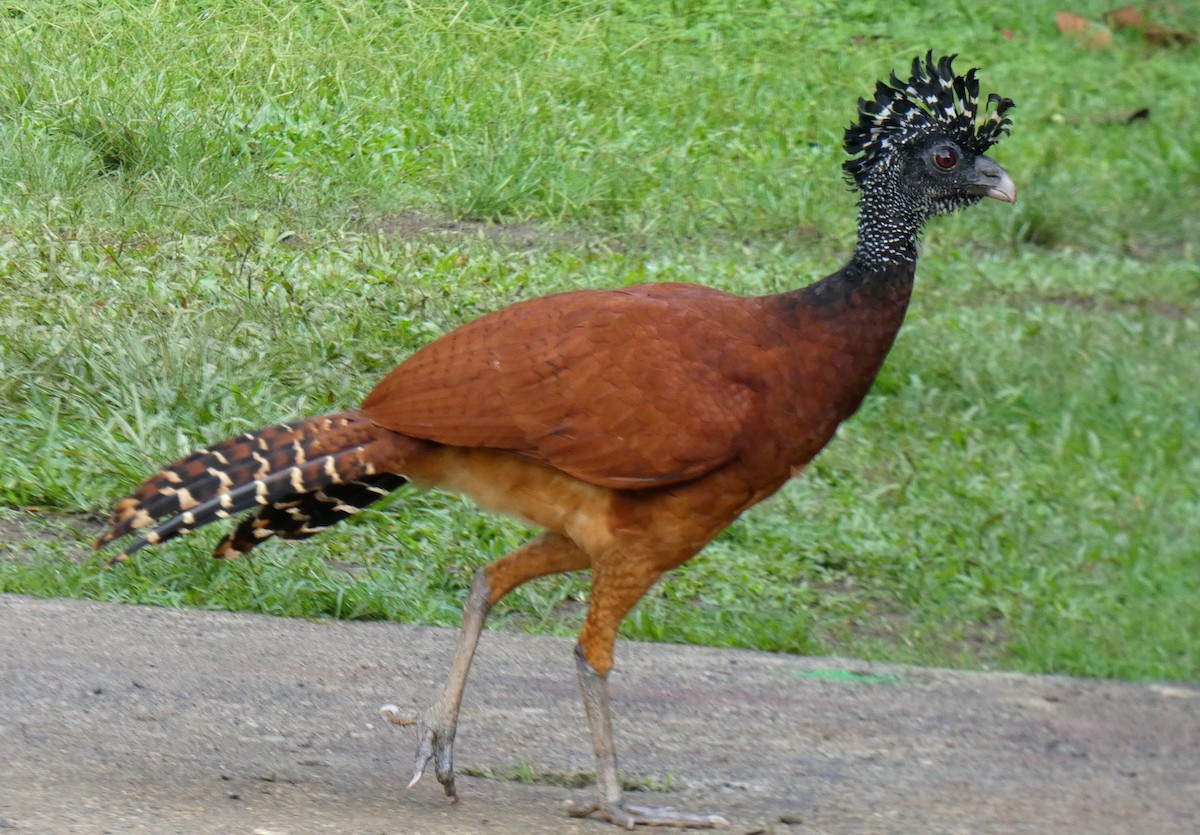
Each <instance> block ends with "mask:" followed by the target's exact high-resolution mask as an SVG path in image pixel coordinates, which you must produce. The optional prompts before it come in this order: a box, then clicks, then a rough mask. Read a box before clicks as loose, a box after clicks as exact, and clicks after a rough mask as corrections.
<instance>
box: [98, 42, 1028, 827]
mask: <svg viewBox="0 0 1200 835" xmlns="http://www.w3.org/2000/svg"><path fill="white" fill-rule="evenodd" d="M956 57H957V56H955V55H948V56H944V57H940V58H938V59H937V60H935V59H934V56H933V51H932V50H930V51H929V52H927V53H926V54H925V55H924V56H918V57H917V58H915V59H913V62H912V68H911V74H910V77H909V78H907V79H901V78H899V77H898V76H897V75H896V73H895V72H894V71H893V72H892V73H891V74H890V78H889V80H888V81H878V82H877V83H876V86H875V91H874V94H873V96H871V97H870V98H863V99H859V101H858V107H857V114H856V118H855V120H854V121H852V123H851V124H850V125H849V126H848V127H847V128H846V129H845V133H844V143H843V144H844V149H845V152H846V154H847V157H848V158H847V160H846V161H845V162H844V164H843V169H844V176H845V178H846V180H847V184H848V185H849V186H850V189H851V190H852V191H855V192H857V202H858V226H857V240H856V243H855V245H854V249H853V252H852V254H851V255H850V257H849V260H848V261H847V262H846V263H845V265H844V266H843V267H842V268H841V269H839V270H837V271H836V272H834V273H833V274H831V275H829V276H827V277H825V278H822V279H820V280H818V281H816V282H815V283H812V284H809V285H807V286H803V287H801V288H799V289H796V290H791V291H788V292H783V293H778V294H771V295H765V296H754V297H743V296H738V295H735V294H731V293H727V292H723V291H719V290H716V289H712V288H709V287H706V286H702V285H699V284H687V283H662V284H648V285H644V286H635V287H622V288H619V289H583V290H576V291H570V292H564V293H558V294H553V295H546V296H541V297H537V298H533V299H529V300H525V301H521V302H518V303H515V304H512V305H510V306H508V307H505V308H502V309H500V310H498V311H495V312H492V313H489V314H487V315H484V316H482V317H481V318H478V319H476V320H474V321H471V322H468V323H466V324H464V325H462V326H460V327H458V328H457V329H455V330H452V331H450V332H449V333H447V334H445V335H443V336H441V337H440V338H438V339H436V340H434V341H433V342H431V343H429V344H427V345H425V346H424V347H422V348H421V349H419V350H417V351H416V352H415V353H413V354H412V355H411V356H409V357H408V358H407V359H405V360H404V361H402V362H401V363H400V364H399V365H398V366H397V367H396V368H395V369H394V370H393V371H391V372H390V373H389V374H388V375H387V376H386V377H384V378H383V380H382V381H381V382H379V383H378V385H377V386H376V387H375V388H374V390H373V391H371V393H370V394H368V395H367V397H366V399H365V400H364V401H363V402H362V404H361V405H360V406H359V407H357V408H351V409H346V410H343V411H338V412H333V413H330V414H325V415H319V416H316V417H308V418H304V419H300V420H295V421H292V422H287V423H279V424H276V425H273V426H269V427H266V428H264V429H261V430H259V431H256V432H247V433H244V434H242V435H240V436H238V437H234V438H230V439H228V440H225V441H222V442H220V443H217V444H214V445H211V446H208V447H205V448H202V449H199V450H197V451H196V452H194V453H193V454H191V455H190V456H188V457H186V458H183V459H181V460H179V461H177V462H175V463H173V464H171V465H169V466H166V467H164V468H163V469H161V470H159V471H158V472H156V473H155V474H154V475H152V476H150V477H149V478H148V479H147V480H146V481H145V482H144V483H143V484H142V485H141V486H139V487H138V488H137V489H136V490H135V491H134V492H133V493H132V494H131V495H130V496H129V497H128V498H125V499H123V500H122V501H120V502H119V503H118V504H117V505H116V508H115V510H114V511H113V513H112V517H111V521H110V527H109V528H108V530H107V532H106V533H104V534H103V535H102V536H101V537H100V538H99V539H98V540H97V542H96V547H97V548H102V547H104V546H107V545H108V544H109V543H111V542H113V541H114V540H116V539H118V538H121V537H124V536H126V535H128V534H135V533H136V534H138V535H139V537H138V538H137V539H136V541H133V542H132V544H130V545H129V546H128V547H126V548H125V550H124V551H123V552H121V553H120V554H118V555H117V556H116V557H114V558H112V560H110V563H109V564H110V565H112V564H115V563H117V562H121V561H123V560H125V559H127V558H128V557H129V556H130V555H131V554H133V553H135V552H137V551H138V550H139V549H141V548H143V547H144V546H147V545H160V544H162V543H165V542H167V541H169V540H171V539H173V538H175V537H178V536H180V535H183V534H187V533H190V532H192V531H194V530H196V529H197V528H199V527H201V526H203V525H206V524H208V523H210V522H214V521H218V520H224V519H231V518H233V517H235V516H237V515H238V514H241V513H242V512H243V511H253V513H251V514H248V515H247V517H246V518H245V519H244V520H243V521H241V522H240V524H238V525H237V526H236V528H234V529H233V530H232V532H230V533H228V534H227V535H226V536H225V537H224V538H223V539H222V540H221V541H220V543H219V544H218V545H217V546H216V549H215V551H214V556H215V557H217V558H222V559H232V558H235V557H239V556H242V555H245V554H247V553H248V552H250V551H251V550H252V549H253V548H255V547H256V546H258V545H261V544H262V543H263V542H264V541H266V540H268V539H270V538H272V537H278V538H281V539H289V540H290V539H305V538H307V537H310V536H313V535H315V534H317V533H319V532H321V531H324V530H326V529H328V528H329V527H331V526H332V525H334V524H336V523H337V522H339V521H341V520H343V519H346V518H348V517H349V516H352V515H354V514H355V513H358V512H359V511H360V510H361V509H362V508H364V507H366V506H368V505H370V504H371V503H372V502H375V501H377V500H378V499H380V498H382V497H383V496H385V495H388V494H390V493H392V492H393V491H395V490H398V489H400V488H402V487H404V486H405V485H409V486H414V487H417V488H429V487H437V488H443V489H447V490H450V491H456V492H458V493H461V494H465V495H466V496H468V497H470V498H471V499H473V500H474V501H475V502H476V503H477V504H478V505H479V506H480V507H481V508H482V509H484V510H487V511H495V512H500V513H505V514H509V515H512V516H515V517H517V518H518V519H522V520H524V521H525V522H527V523H529V524H530V525H532V526H534V527H535V528H537V529H540V533H538V534H537V535H536V536H535V537H534V538H533V539H531V541H529V542H528V543H527V544H525V545H524V546H523V547H521V548H518V549H517V550H515V551H513V552H511V553H509V554H507V555H505V556H503V557H501V558H499V559H497V560H495V561H494V562H492V563H490V564H488V565H486V566H485V567H483V568H481V569H479V570H477V571H476V572H475V574H474V576H473V579H472V581H471V585H470V589H469V592H468V594H467V598H466V603H465V607H464V612H463V623H462V627H461V630H460V632H459V637H458V642H457V646H456V649H455V652H454V655H453V658H452V661H451V664H450V671H449V675H448V677H447V679H446V682H445V684H444V686H443V688H442V690H441V691H440V693H439V694H438V695H437V697H436V699H433V700H432V703H431V704H430V705H429V706H428V707H426V708H424V709H420V710H414V709H402V708H400V707H398V706H396V705H385V706H384V707H383V708H382V709H381V710H382V712H383V714H384V716H385V717H386V718H387V719H389V720H390V721H391V722H393V723H395V724H398V725H404V726H413V727H415V729H416V736H417V754H416V757H415V762H414V768H413V774H412V778H411V781H410V782H409V784H408V785H409V787H412V786H413V785H415V784H416V783H417V781H419V780H420V779H421V776H422V775H423V774H424V773H425V772H426V770H427V769H428V767H429V765H430V764H431V763H432V765H433V770H434V772H435V774H436V777H437V780H438V781H439V782H440V783H441V785H442V787H443V789H444V791H445V794H446V795H448V796H449V797H450V798H451V799H452V800H454V801H457V799H458V792H457V788H456V786H455V773H454V765H453V749H454V740H455V734H456V731H457V727H458V719H459V711H460V705H461V703H462V696H463V691H464V688H465V685H466V681H467V675H468V671H469V668H470V665H471V663H472V659H473V658H474V655H475V649H476V646H477V643H478V640H479V637H480V633H481V631H482V629H483V627H484V622H485V620H486V618H487V616H488V613H489V611H490V610H491V609H492V607H494V606H495V605H496V603H497V601H499V600H500V599H501V598H503V597H504V596H505V595H506V594H508V593H509V592H510V591H512V590H513V589H515V588H517V587H518V586H520V585H521V584H523V583H526V582H528V581H530V580H533V579H534V578H537V577H542V576H545V575H549V574H555V573H559V572H570V571H580V570H589V571H590V572H591V589H590V596H589V600H588V604H587V613H586V616H585V619H584V623H583V626H582V629H581V631H580V633H579V637H578V640H577V642H576V644H575V667H576V676H577V679H578V684H579V688H580V691H581V695H582V701H583V705H584V713H585V715H586V719H587V724H588V729H589V733H590V739H591V745H592V748H593V754H594V757H595V766H596V794H595V796H594V798H593V799H592V800H590V801H589V802H577V801H568V803H567V804H566V805H567V811H568V812H569V813H570V814H571V815H574V816H577V817H584V816H595V817H598V818H600V819H602V820H605V821H608V822H610V823H613V824H616V825H618V826H622V827H625V828H628V829H632V828H634V827H636V826H639V825H647V826H653V825H662V826H683V827H697V828H713V827H723V826H725V825H727V824H728V821H726V820H725V819H724V818H722V817H721V816H719V815H716V814H708V813H701V814H697V813H688V812H683V811H678V810H675V809H671V808H652V807H644V806H638V805H634V804H632V803H630V802H628V801H627V800H626V798H625V796H624V795H623V793H622V789H621V782H620V779H619V776H618V770H617V759H616V753H615V748H614V744H613V731H612V727H613V718H612V708H611V704H610V700H609V693H608V680H609V674H610V672H611V670H612V669H613V660H614V649H615V640H616V635H617V630H618V627H619V626H620V624H621V622H622V620H623V619H624V618H625V616H626V615H627V614H628V613H629V611H630V609H631V608H632V607H633V606H634V605H635V604H636V603H637V602H638V600H639V599H640V598H641V597H642V596H643V595H644V594H645V593H646V591H647V590H648V589H649V588H650V587H651V586H652V585H653V584H654V583H655V582H656V581H657V580H658V579H659V578H660V577H661V576H662V575H663V574H664V573H665V572H667V571H670V570H671V569H673V568H676V567H677V566H679V565H681V564H683V563H684V562H686V561H687V560H689V559H691V558H692V557H693V556H695V555H696V554H697V553H698V552H700V551H701V549H703V548H704V547H705V546H706V545H707V544H708V543H709V542H710V541H711V540H712V539H713V538H714V537H715V536H717V535H718V534H719V533H721V532H722V531H723V530H725V529H726V528H727V527H729V526H730V525H731V524H732V523H733V522H734V521H735V520H736V519H737V518H738V517H739V516H740V515H741V514H742V513H743V512H744V511H745V510H746V509H747V508H750V507H752V506H754V505H755V504H757V503H759V502H761V501H762V500H764V499H766V498H767V497H768V496H771V495H772V494H773V493H775V492H776V491H777V490H779V488H780V487H781V486H782V485H783V484H785V483H786V482H787V481H788V480H789V479H791V478H793V477H794V476H797V475H799V474H800V473H801V471H803V470H804V468H805V466H806V465H807V464H808V463H809V462H810V461H811V460H812V459H813V457H814V456H815V455H817V453H818V452H819V451H820V450H821V449H822V448H823V447H825V445H826V444H827V443H828V442H829V441H830V440H831V439H832V438H833V437H834V435H835V433H836V432H837V430H838V427H839V425H840V424H841V423H842V422H843V421H844V420H846V419H847V418H849V417H850V416H851V415H852V414H853V413H854V412H855V411H857V409H858V408H859V406H860V404H861V403H862V402H863V400H864V398H865V396H866V395H867V392H868V390H869V389H870V387H871V385H872V383H873V381H874V379H875V377H876V375H877V373H878V372H879V370H880V367H881V366H882V364H883V362H884V359H885V357H886V356H887V354H888V352H889V350H890V348H891V346H892V344H893V341H894V340H895V338H896V335H897V333H898V331H899V329H900V327H901V323H902V322H903V320H904V317H905V312H906V309H907V307H908V304H909V300H910V296H911V293H912V290H913V285H914V276H915V270H916V262H917V246H918V239H919V236H920V234H921V231H922V229H923V227H924V225H925V223H926V221H928V220H929V219H931V218H933V217H935V216H938V215H945V214H949V213H951V212H954V211H957V210H960V209H963V208H966V207H969V206H971V205H973V204H975V203H977V202H980V201H981V200H982V199H983V198H995V199H998V200H1001V201H1005V202H1009V203H1015V202H1016V197H1017V195H1016V186H1015V185H1014V183H1013V180H1012V178H1011V177H1010V176H1009V174H1008V173H1007V172H1006V171H1005V170H1004V169H1003V168H1002V167H1001V166H1000V165H999V164H998V163H997V162H995V161H994V160H993V159H992V158H990V157H989V156H987V155H986V152H987V151H988V150H989V149H990V148H991V147H992V146H993V145H994V144H996V142H997V141H999V140H1000V139H1001V138H1002V137H1003V136H1004V135H1006V134H1008V133H1009V132H1010V126H1011V124H1012V119H1011V118H1010V116H1009V113H1010V110H1011V109H1012V108H1013V107H1014V103H1013V101H1012V100H1011V99H1008V98H1003V97H1001V96H999V95H997V94H995V93H992V94H990V95H989V96H988V99H987V101H986V103H985V104H984V105H983V106H982V107H981V106H980V96H979V80H978V78H977V72H978V70H977V69H972V70H970V71H968V72H967V73H965V74H963V75H956V74H955V71H954V68H953V61H954V60H955V58H956Z"/></svg>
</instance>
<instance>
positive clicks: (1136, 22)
mask: <svg viewBox="0 0 1200 835" xmlns="http://www.w3.org/2000/svg"><path fill="white" fill-rule="evenodd" d="M1104 19H1105V20H1106V21H1108V24H1109V25H1110V26H1112V27H1113V28H1114V29H1141V28H1142V27H1143V26H1145V25H1146V18H1144V17H1142V13H1141V12H1139V11H1138V10H1137V9H1136V8H1134V7H1133V6H1122V7H1121V8H1119V9H1113V10H1112V11H1111V12H1106V13H1105V14H1104Z"/></svg>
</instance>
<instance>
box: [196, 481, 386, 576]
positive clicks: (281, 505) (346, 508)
mask: <svg viewBox="0 0 1200 835" xmlns="http://www.w3.org/2000/svg"><path fill="white" fill-rule="evenodd" d="M407 481H408V479H406V478H405V477H404V476H400V475H396V474H395V473H381V474H379V475H375V476H368V477H365V478H360V479H355V480H354V481H351V482H349V483H347V484H335V485H330V486H329V487H326V488H325V489H323V490H314V491H312V492H309V493H291V494H289V495H286V496H283V497H282V498H280V499H279V500H277V501H274V502H272V503H271V504H269V505H265V506H264V507H262V508H261V509H260V510H259V511H258V513H257V514H255V515H254V516H252V517H250V518H249V519H246V520H245V521H243V522H242V523H241V524H240V525H238V527H237V529H236V530H234V531H233V532H232V533H230V534H228V535H227V536H226V537H225V538H224V539H222V540H221V542H220V544H218V545H217V547H216V550H215V551H213V556H214V557H216V558H217V559H234V558H236V557H240V556H243V555H245V554H246V553H248V552H249V551H250V550H251V549H252V548H254V547H255V546H256V545H260V544H262V543H263V542H265V541H266V540H267V539H269V538H270V537H272V536H278V537H279V538H280V539H307V538H308V537H310V536H313V535H314V534H318V533H320V532H321V531H325V530H328V529H329V528H330V527H332V526H333V525H336V524H337V523H338V522H340V521H342V520H343V519H345V518H347V517H349V516H353V515H354V514H356V513H358V512H359V511H360V510H362V509H363V508H364V507H366V506H367V505H369V504H372V503H374V502H377V501H379V500H380V499H382V498H383V497H384V496H386V495H387V494H388V493H390V492H392V491H393V490H395V489H396V488H398V487H401V486H402V485H404V484H405V483H407Z"/></svg>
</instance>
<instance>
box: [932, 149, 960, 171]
mask: <svg viewBox="0 0 1200 835" xmlns="http://www.w3.org/2000/svg"><path fill="white" fill-rule="evenodd" d="M933 162H934V164H935V165H937V167H938V168H941V169H942V170H943V171H949V170H950V169H951V168H953V167H954V166H955V165H957V164H958V155H957V154H955V153H954V151H953V150H951V149H950V148H938V149H937V150H936V151H934V152H933Z"/></svg>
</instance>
